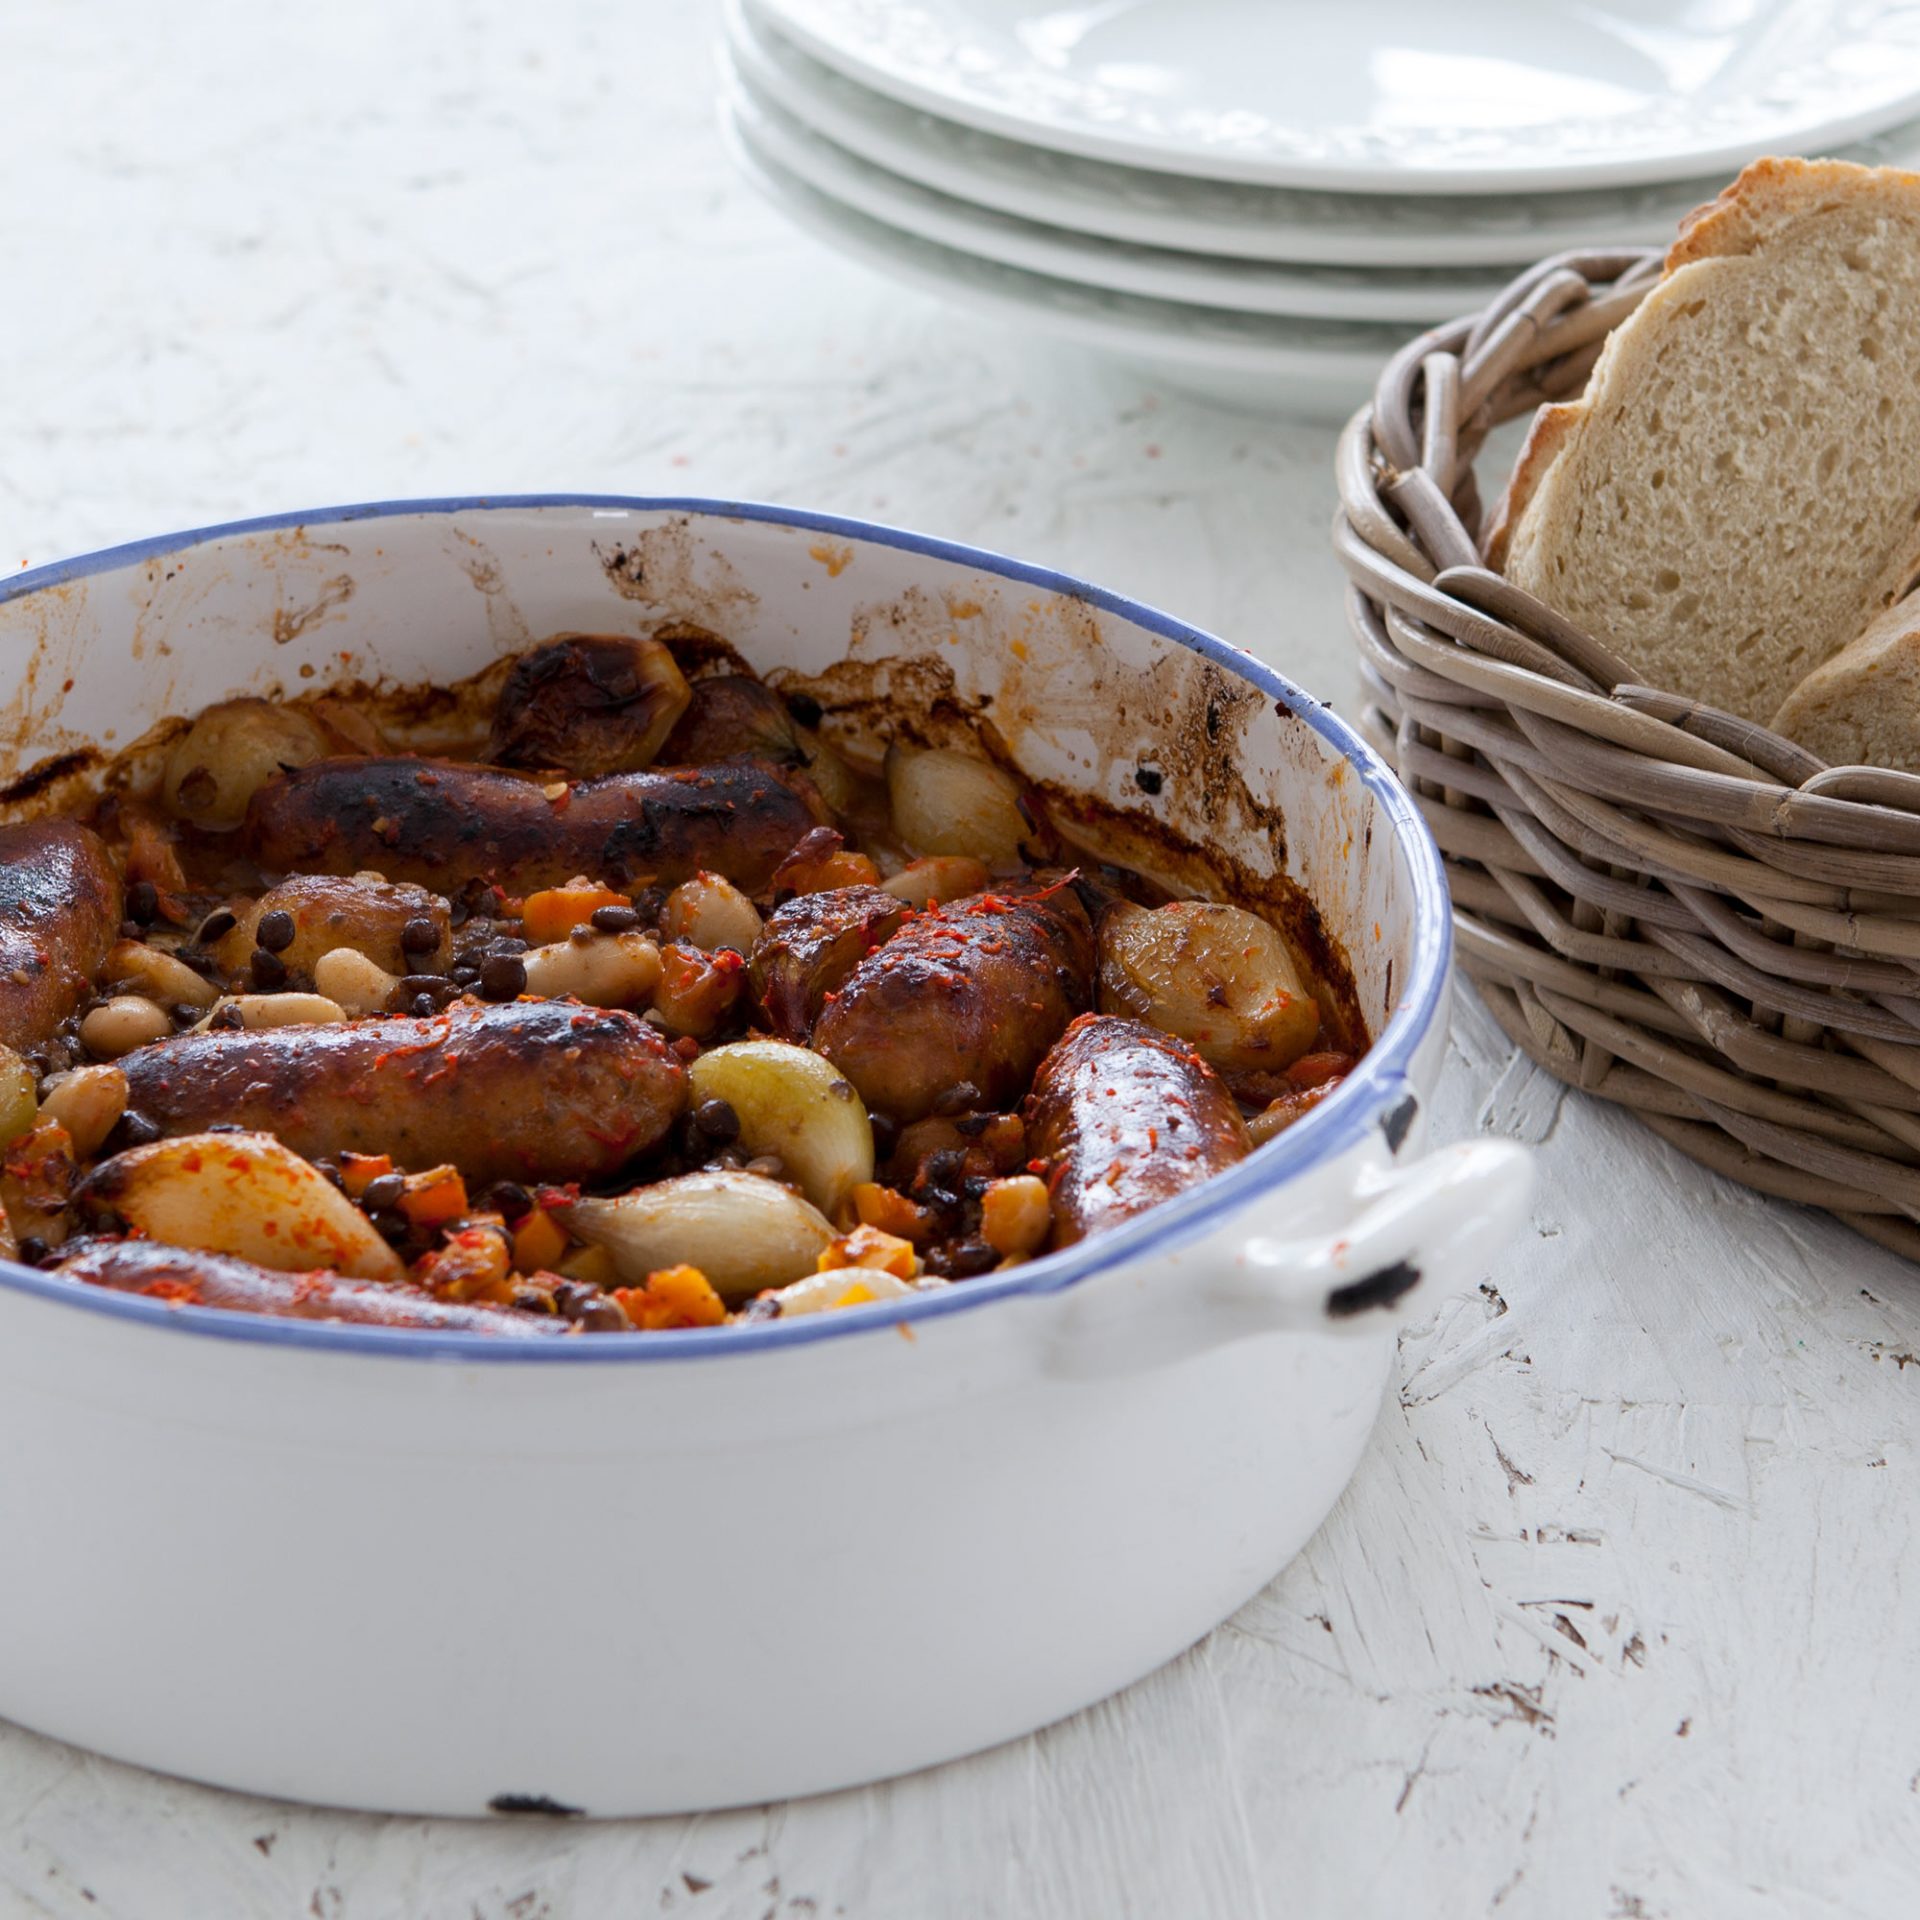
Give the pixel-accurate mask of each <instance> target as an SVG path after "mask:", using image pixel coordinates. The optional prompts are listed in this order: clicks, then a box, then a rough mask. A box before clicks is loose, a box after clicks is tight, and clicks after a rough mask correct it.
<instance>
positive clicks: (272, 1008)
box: [200, 993, 347, 1027]
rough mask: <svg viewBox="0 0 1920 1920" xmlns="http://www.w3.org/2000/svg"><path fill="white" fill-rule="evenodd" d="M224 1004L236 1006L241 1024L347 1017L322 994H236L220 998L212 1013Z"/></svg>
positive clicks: (301, 1023)
mask: <svg viewBox="0 0 1920 1920" xmlns="http://www.w3.org/2000/svg"><path fill="white" fill-rule="evenodd" d="M225 1007H234V1008H237V1009H238V1011H239V1014H240V1024H241V1025H242V1026H243V1027H324V1026H328V1025H331V1024H332V1023H333V1022H334V1021H336V1020H344V1019H345V1018H346V1017H347V1010H346V1008H345V1007H343V1006H342V1005H341V1004H340V1003H339V1001H337V1000H329V999H328V998H327V996H326V995H325V994H324V993H236V994H232V995H229V996H228V997H226V998H224V999H222V1000H221V1001H220V1003H219V1005H218V1006H216V1007H215V1008H214V1012H215V1013H219V1012H220V1011H221V1009H222V1008H225ZM200 1024H201V1026H202V1027H205V1026H207V1025H208V1024H209V1022H208V1021H205V1020H203V1021H201V1023H200Z"/></svg>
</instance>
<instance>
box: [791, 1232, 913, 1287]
mask: <svg viewBox="0 0 1920 1920" xmlns="http://www.w3.org/2000/svg"><path fill="white" fill-rule="evenodd" d="M838 1267H877V1268H879V1270H880V1271H881V1272H882V1273H890V1274H892V1275H893V1277H894V1278H895V1279H896V1280H911V1279H912V1278H913V1276H914V1275H915V1274H916V1273H918V1272H919V1271H920V1259H919V1256H918V1255H917V1254H916V1253H915V1252H914V1250H913V1245H912V1242H911V1241H907V1240H902V1239H900V1238H899V1237H898V1236H897V1235H895V1234H891V1233H883V1232H881V1230H880V1229H879V1228H878V1227H855V1228H854V1230H853V1231H852V1232H851V1233H845V1234H842V1235H841V1236H840V1238H839V1239H838V1240H835V1241H832V1242H831V1243H830V1244H829V1245H828V1246H827V1247H825V1248H824V1249H823V1250H822V1252H821V1255H820V1258H819V1260H818V1261H817V1262H816V1263H815V1265H814V1271H815V1272H816V1273H832V1272H833V1271H834V1270H835V1269H836V1268H838Z"/></svg>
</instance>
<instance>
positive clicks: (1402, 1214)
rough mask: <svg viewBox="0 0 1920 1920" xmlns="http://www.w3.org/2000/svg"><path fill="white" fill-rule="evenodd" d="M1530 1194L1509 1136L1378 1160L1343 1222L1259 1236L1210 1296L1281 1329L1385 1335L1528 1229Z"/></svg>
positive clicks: (1528, 1166)
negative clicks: (1320, 1230) (1316, 1230)
mask: <svg viewBox="0 0 1920 1920" xmlns="http://www.w3.org/2000/svg"><path fill="white" fill-rule="evenodd" d="M1532 1193H1533V1162H1532V1159H1531V1157H1530V1156H1529V1155H1528V1154H1527V1153H1526V1151H1525V1150H1524V1149H1522V1148H1520V1147H1516V1146H1514V1145H1512V1144H1511V1143H1509V1142H1506V1141H1493V1140H1484V1141H1469V1142H1464V1143H1462V1144H1460V1145H1458V1146H1451V1147H1441V1148H1439V1149H1438V1150H1437V1151H1436V1152H1433V1153H1430V1154H1427V1155H1425V1156H1423V1157H1422V1158H1420V1159H1418V1160H1413V1161H1410V1162H1408V1163H1407V1164H1406V1165H1404V1166H1400V1165H1395V1164H1392V1163H1389V1164H1387V1165H1384V1166H1370V1167H1368V1168H1367V1169H1366V1170H1365V1171H1364V1172H1363V1173H1362V1174H1361V1175H1360V1177H1359V1179H1358V1180H1357V1181H1356V1183H1355V1189H1354V1198H1355V1201H1356V1202H1357V1203H1358V1206H1359V1212H1358V1213H1357V1214H1355V1215H1354V1216H1353V1217H1352V1218H1351V1219H1350V1220H1348V1221H1347V1222H1346V1223H1345V1224H1343V1225H1342V1226H1341V1227H1339V1228H1338V1229H1336V1230H1335V1231H1333V1232H1331V1233H1326V1234H1321V1235H1315V1236H1310V1237H1306V1238H1298V1239H1280V1238H1275V1237H1271V1236H1268V1235H1256V1236H1254V1237H1253V1238H1252V1239H1250V1240H1248V1241H1247V1242H1246V1243H1245V1244H1244V1245H1243V1246H1242V1247H1241V1248H1240V1250H1239V1252H1238V1254H1237V1255H1236V1256H1235V1257H1234V1258H1233V1259H1232V1261H1231V1264H1230V1265H1229V1266H1228V1268H1227V1271H1226V1272H1225V1273H1223V1274H1222V1275H1221V1276H1220V1278H1219V1279H1218V1280H1217V1281H1216V1283H1215V1285H1214V1287H1213V1289H1212V1290H1211V1291H1212V1293H1213V1297H1214V1298H1215V1299H1216V1300H1217V1301H1219V1302H1221V1303H1222V1304H1230V1305H1232V1306H1234V1307H1236V1308H1238V1309H1240V1311H1241V1313H1242V1314H1246V1315H1248V1316H1249V1317H1251V1318H1253V1319H1254V1320H1256V1321H1258V1322H1259V1323H1261V1324H1263V1325H1264V1326H1266V1327H1269V1328H1273V1329H1284V1330H1287V1331H1291V1332H1301V1333H1373V1332H1377V1331H1378V1330H1379V1329H1380V1328H1381V1327H1382V1326H1383V1325H1386V1324H1395V1325H1397V1324H1399V1323H1400V1322H1402V1321H1404V1320H1407V1319H1409V1318H1410V1317H1411V1316H1412V1315H1413V1313H1414V1312H1415V1311H1416V1310H1417V1308H1418V1307H1419V1306H1420V1305H1421V1304H1423V1303H1424V1302H1427V1301H1430V1300H1434V1299H1438V1298H1441V1297H1443V1296H1444V1295H1446V1294H1449V1293H1452V1292H1456V1291H1457V1290H1458V1289H1459V1288H1460V1287H1462V1286H1463V1285H1465V1284H1466V1283H1467V1282H1468V1281H1469V1280H1470V1279H1471V1278H1472V1277H1473V1275H1474V1273H1475V1272H1476V1271H1477V1270H1478V1269H1479V1268H1480V1267H1481V1266H1483V1265H1484V1264H1485V1262H1486V1260H1487V1258H1488V1256H1489V1255H1490V1254H1491V1253H1492V1252H1493V1251H1494V1250H1495V1249H1496V1248H1498V1247H1499V1246H1501V1245H1502V1244H1503V1243H1504V1242H1505V1241H1506V1240H1507V1238H1508V1237H1509V1236H1510V1235H1511V1234H1512V1233H1513V1232H1514V1231H1515V1229H1516V1228H1517V1227H1518V1226H1519V1224H1520V1222H1521V1220H1522V1218H1523V1217H1524V1216H1525V1213H1526V1210H1527V1202H1528V1200H1529V1199H1530V1198H1531V1197H1532Z"/></svg>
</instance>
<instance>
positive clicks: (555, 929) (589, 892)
mask: <svg viewBox="0 0 1920 1920" xmlns="http://www.w3.org/2000/svg"><path fill="white" fill-rule="evenodd" d="M629 904H630V902H629V901H628V899H627V896H626V895H625V894H624V893H615V892H614V891H613V889H612V888H611V887H545V888H543V889H542V890H541V891H540V892H538V893H530V894H528V895H527V899H526V904H525V905H524V906H523V907H522V908H521V910H520V922H521V926H522V927H523V928H524V930H525V933H526V937H527V938H528V939H529V940H530V941H532V942H533V944H534V945H535V946H546V945H548V944H549V943H551V942H552V941H555V940H564V939H565V938H566V937H567V935H568V934H569V933H571V932H572V931H573V929H574V928H575V927H579V926H584V925H585V924H586V923H587V922H588V921H589V920H591V919H592V918H593V916H594V915H595V914H596V913H598V912H599V910H600V909H601V908H602V907H624V906H627V905H629Z"/></svg>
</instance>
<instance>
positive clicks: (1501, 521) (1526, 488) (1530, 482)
mask: <svg viewBox="0 0 1920 1920" xmlns="http://www.w3.org/2000/svg"><path fill="white" fill-rule="evenodd" d="M1585 418H1586V408H1585V407H1584V406H1582V405H1581V403H1580V402H1579V401H1577V400H1563V401H1560V402H1559V403H1557V404H1555V405H1549V406H1544V407H1542V408H1541V409H1540V411H1539V412H1538V413H1536V414H1535V415H1534V416H1533V425H1532V426H1531V427H1530V428H1528V430H1527V440H1526V445H1525V446H1523V447H1522V448H1521V449H1520V457H1519V458H1518V459H1517V460H1515V461H1514V463H1513V472H1512V473H1511V474H1510V475H1509V476H1508V479H1507V484H1506V486H1505V488H1504V489H1503V490H1502V492H1501V495H1500V498H1499V499H1498V500H1496V501H1495V502H1494V504H1493V512H1492V514H1491V515H1490V516H1489V517H1488V520H1487V527H1486V535H1485V539H1484V542H1483V546H1482V551H1483V552H1484V553H1485V555H1486V562H1487V565H1488V566H1490V567H1491V568H1492V569H1493V570H1494V572H1496V573H1504V572H1505V571H1506V566H1507V554H1508V551H1509V549H1510V548H1511V546H1512V544H1513V534H1514V529H1515V528H1516V527H1517V526H1518V525H1519V523H1520V522H1521V521H1522V520H1523V519H1524V518H1525V517H1526V511H1527V509H1528V507H1530V506H1531V505H1532V504H1533V496H1534V495H1535V494H1536V493H1538V492H1539V491H1540V486H1541V483H1542V482H1543V481H1544V480H1545V479H1546V477H1547V474H1548V471H1549V470H1550V469H1551V468H1552V466H1553V463H1554V462H1555V461H1556V460H1557V459H1559V457H1560V449H1561V448H1562V447H1564V446H1565V445H1566V444H1567V441H1568V440H1569V439H1570V438H1571V437H1572V435H1573V434H1574V433H1575V432H1576V431H1577V429H1578V428H1579V425H1580V422H1581V421H1582V420H1584V419H1585Z"/></svg>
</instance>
